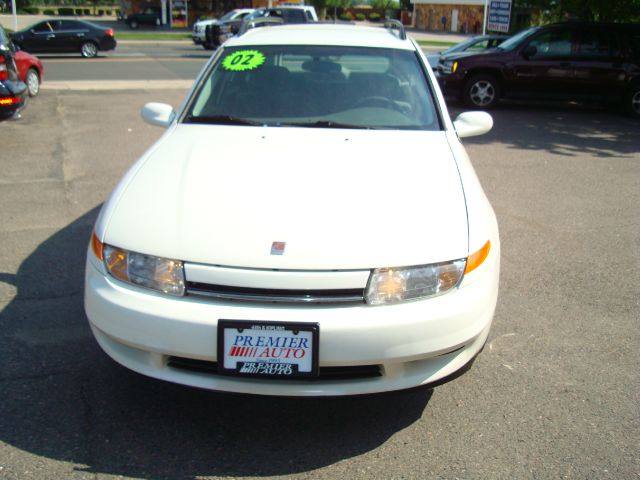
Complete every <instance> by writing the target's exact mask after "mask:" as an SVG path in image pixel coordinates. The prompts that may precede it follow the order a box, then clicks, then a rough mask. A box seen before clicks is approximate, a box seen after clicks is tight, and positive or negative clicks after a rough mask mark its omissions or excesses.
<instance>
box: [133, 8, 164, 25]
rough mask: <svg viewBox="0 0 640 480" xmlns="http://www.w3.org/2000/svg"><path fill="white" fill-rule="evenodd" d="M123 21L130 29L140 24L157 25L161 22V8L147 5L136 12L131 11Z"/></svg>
mask: <svg viewBox="0 0 640 480" xmlns="http://www.w3.org/2000/svg"><path fill="white" fill-rule="evenodd" d="M125 23H126V24H127V25H129V28H131V29H132V30H135V29H137V28H138V27H139V26H140V25H150V26H154V27H159V26H160V25H161V24H162V10H161V9H159V8H155V7H147V8H145V9H143V10H142V11H140V12H138V13H132V14H131V15H129V16H127V18H126V19H125Z"/></svg>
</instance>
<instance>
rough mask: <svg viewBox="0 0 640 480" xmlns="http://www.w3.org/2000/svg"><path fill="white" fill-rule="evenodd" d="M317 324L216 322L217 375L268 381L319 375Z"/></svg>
mask: <svg viewBox="0 0 640 480" xmlns="http://www.w3.org/2000/svg"><path fill="white" fill-rule="evenodd" d="M319 330H320V328H319V325H318V324H317V323H279V322H259V321H255V322H253V321H238V320H219V321H218V372H219V373H221V374H224V375H236V376H246V377H261V378H262V377H268V378H305V377H316V376H318V337H319Z"/></svg>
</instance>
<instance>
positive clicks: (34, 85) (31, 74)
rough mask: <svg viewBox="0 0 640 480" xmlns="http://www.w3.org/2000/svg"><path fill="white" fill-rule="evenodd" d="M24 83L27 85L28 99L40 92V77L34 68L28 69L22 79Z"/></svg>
mask: <svg viewBox="0 0 640 480" xmlns="http://www.w3.org/2000/svg"><path fill="white" fill-rule="evenodd" d="M24 83H26V84H27V91H28V92H29V96H30V97H35V96H36V95H38V92H40V75H38V72H37V71H36V70H35V68H30V69H29V71H28V72H27V75H26V76H25V78H24Z"/></svg>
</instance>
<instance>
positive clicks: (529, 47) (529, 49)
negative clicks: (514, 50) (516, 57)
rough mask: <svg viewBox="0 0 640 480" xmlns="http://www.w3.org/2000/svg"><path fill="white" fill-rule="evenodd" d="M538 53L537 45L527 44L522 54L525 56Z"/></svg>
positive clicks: (533, 55) (532, 55)
mask: <svg viewBox="0 0 640 480" xmlns="http://www.w3.org/2000/svg"><path fill="white" fill-rule="evenodd" d="M537 53H538V49H537V48H536V46H535V45H527V46H526V47H525V48H524V50H523V51H522V54H523V55H524V57H525V58H529V57H535V56H536V54H537Z"/></svg>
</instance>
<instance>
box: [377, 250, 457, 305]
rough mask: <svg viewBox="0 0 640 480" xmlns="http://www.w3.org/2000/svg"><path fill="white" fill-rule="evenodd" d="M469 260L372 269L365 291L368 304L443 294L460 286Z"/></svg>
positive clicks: (383, 303)
mask: <svg viewBox="0 0 640 480" xmlns="http://www.w3.org/2000/svg"><path fill="white" fill-rule="evenodd" d="M465 264H466V260H465V259H462V260H454V261H453V262H446V263H436V264H433V265H423V266H418V267H408V268H397V269H395V268H379V269H376V270H374V271H373V272H372V274H371V277H370V278H369V284H368V286H367V292H366V294H365V300H366V302H367V303H368V304H369V305H385V304H388V303H396V302H403V301H406V300H415V299H419V298H426V297H434V296H436V295H441V294H443V293H445V292H446V291H448V290H451V289H452V288H455V287H457V286H458V285H459V283H460V280H461V279H462V275H463V273H464V268H465Z"/></svg>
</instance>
